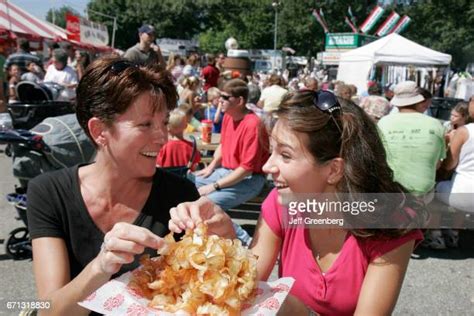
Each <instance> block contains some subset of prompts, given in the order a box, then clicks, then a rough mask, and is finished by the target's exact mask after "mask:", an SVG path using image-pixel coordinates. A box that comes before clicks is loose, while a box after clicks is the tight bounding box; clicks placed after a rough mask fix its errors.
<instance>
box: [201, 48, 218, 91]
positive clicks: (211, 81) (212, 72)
mask: <svg viewBox="0 0 474 316" xmlns="http://www.w3.org/2000/svg"><path fill="white" fill-rule="evenodd" d="M206 58H207V66H206V67H204V68H203V69H202V71H201V77H203V78H204V80H205V82H204V87H203V88H204V91H206V92H207V90H209V88H211V87H217V81H218V80H219V73H220V72H219V69H217V67H216V57H215V56H214V55H212V54H207V55H206Z"/></svg>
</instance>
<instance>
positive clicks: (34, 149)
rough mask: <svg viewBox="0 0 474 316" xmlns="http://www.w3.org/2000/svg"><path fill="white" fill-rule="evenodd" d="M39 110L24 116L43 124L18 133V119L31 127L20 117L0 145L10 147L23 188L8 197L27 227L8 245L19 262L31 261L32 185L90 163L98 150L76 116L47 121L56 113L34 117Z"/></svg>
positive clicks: (1, 137)
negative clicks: (29, 195) (48, 174)
mask: <svg viewBox="0 0 474 316" xmlns="http://www.w3.org/2000/svg"><path fill="white" fill-rule="evenodd" d="M46 106H48V105H46ZM38 108H39V107H28V108H27V109H28V110H25V112H24V113H25V115H27V116H30V117H31V118H32V120H34V121H37V120H40V121H41V123H40V124H37V125H36V126H35V127H34V128H32V129H31V130H25V129H17V126H18V125H16V123H15V119H16V122H17V123H18V122H20V123H19V125H20V126H28V125H29V124H30V123H29V122H27V121H26V120H23V117H20V116H18V117H15V118H13V117H12V118H13V120H12V121H13V124H12V125H13V127H14V128H13V129H10V130H6V131H1V132H0V143H6V144H8V147H7V150H6V151H5V152H6V154H7V155H9V156H11V157H12V158H13V175H14V176H15V177H16V178H17V179H18V180H19V182H20V186H19V187H15V192H14V193H10V194H8V195H7V200H8V201H9V202H10V203H12V204H13V205H14V206H15V209H16V211H17V213H18V215H19V219H21V221H22V222H23V223H24V225H25V227H20V228H17V229H14V230H13V231H11V232H10V235H9V237H8V239H7V242H6V252H7V253H8V254H9V255H10V256H11V257H12V258H14V259H17V260H18V259H25V258H30V257H31V243H30V240H29V232H28V222H27V216H26V205H27V196H26V189H27V185H28V181H29V180H30V179H32V178H34V177H36V176H37V175H39V174H41V173H44V172H48V171H52V170H57V169H61V168H65V167H69V166H73V165H75V164H78V163H84V162H88V161H90V160H91V159H92V158H93V156H94V153H95V149H94V146H93V145H92V143H91V142H90V140H89V139H88V138H87V136H86V135H85V133H84V132H83V131H82V129H81V127H80V126H79V123H78V122H77V119H76V115H75V114H66V115H61V116H54V117H48V118H45V119H44V117H41V118H39V117H38V114H41V115H43V114H45V113H47V114H50V116H51V115H54V113H55V112H53V111H51V112H47V111H42V110H40V111H33V114H31V113H32V112H31V111H30V109H35V110H36V109H38ZM59 113H61V111H59ZM31 115H33V116H31ZM43 119H44V120H43Z"/></svg>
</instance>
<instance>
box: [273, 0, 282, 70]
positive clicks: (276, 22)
mask: <svg viewBox="0 0 474 316" xmlns="http://www.w3.org/2000/svg"><path fill="white" fill-rule="evenodd" d="M272 6H273V9H275V32H274V34H273V65H274V66H275V67H276V49H277V36H278V35H277V34H278V7H279V6H280V2H279V1H273V2H272Z"/></svg>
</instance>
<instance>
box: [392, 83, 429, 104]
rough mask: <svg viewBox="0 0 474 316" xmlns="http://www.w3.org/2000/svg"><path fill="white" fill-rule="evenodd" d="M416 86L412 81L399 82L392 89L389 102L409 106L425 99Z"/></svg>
mask: <svg viewBox="0 0 474 316" xmlns="http://www.w3.org/2000/svg"><path fill="white" fill-rule="evenodd" d="M417 88H418V86H417V85H416V82H414V81H404V82H400V83H399V84H397V86H396V87H395V89H394V91H393V93H394V97H393V98H392V100H391V103H392V104H393V105H395V106H409V105H413V104H417V103H419V102H421V101H423V100H425V98H424V97H423V96H422V95H421V94H420V93H419V92H418V89H417Z"/></svg>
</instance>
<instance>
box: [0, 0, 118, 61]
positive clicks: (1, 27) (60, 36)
mask: <svg viewBox="0 0 474 316" xmlns="http://www.w3.org/2000/svg"><path fill="white" fill-rule="evenodd" d="M68 35H70V33H69V32H68V31H67V30H65V29H63V28H61V27H59V26H57V25H54V24H52V23H49V22H47V21H44V20H41V19H39V18H37V17H35V16H34V15H32V14H30V13H28V12H27V11H25V10H23V9H22V8H20V7H18V6H16V5H15V4H13V3H11V2H9V1H0V45H2V46H10V47H12V48H13V49H14V47H15V46H16V38H17V37H21V38H26V39H28V40H29V42H30V47H31V49H32V50H33V51H40V50H42V49H43V48H44V47H43V46H44V45H43V41H44V40H45V39H50V40H54V41H56V42H62V41H67V42H70V43H71V44H73V45H74V46H75V47H79V48H83V49H87V50H95V51H101V52H102V51H110V50H111V48H110V47H108V46H100V45H90V44H88V43H84V42H83V41H81V42H77V41H73V40H70V39H69V37H70V36H68Z"/></svg>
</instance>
